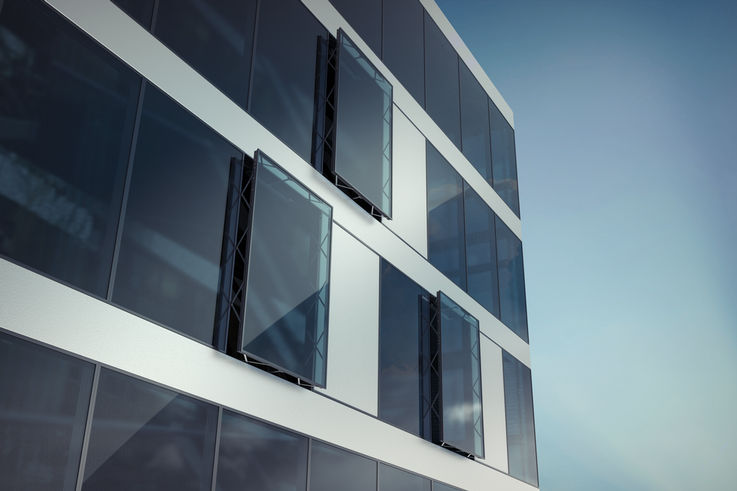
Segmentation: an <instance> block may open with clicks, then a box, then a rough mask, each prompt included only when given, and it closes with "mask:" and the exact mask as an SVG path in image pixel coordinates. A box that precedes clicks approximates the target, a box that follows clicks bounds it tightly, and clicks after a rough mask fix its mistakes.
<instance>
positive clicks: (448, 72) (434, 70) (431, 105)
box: [425, 12, 461, 148]
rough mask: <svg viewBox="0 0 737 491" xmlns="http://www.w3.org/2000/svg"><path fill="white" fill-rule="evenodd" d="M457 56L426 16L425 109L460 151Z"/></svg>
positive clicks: (433, 22) (426, 15)
mask: <svg viewBox="0 0 737 491" xmlns="http://www.w3.org/2000/svg"><path fill="white" fill-rule="evenodd" d="M458 91H459V89H458V55H457V54H456V52H455V50H454V49H453V46H452V45H451V44H450V42H449V41H448V40H447V39H446V38H445V36H444V35H443V33H442V32H441V31H440V29H439V28H438V26H437V25H436V24H435V21H433V20H432V19H431V18H430V16H429V15H428V14H427V12H426V13H425V109H426V110H427V114H429V115H430V117H431V118H432V119H433V120H434V121H435V123H437V125H438V126H440V129H442V130H443V131H444V132H445V134H446V135H447V136H448V138H450V141H452V142H453V143H455V144H456V146H457V147H458V148H461V112H460V104H459V100H458V99H459V95H458Z"/></svg>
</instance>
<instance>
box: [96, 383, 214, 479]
mask: <svg viewBox="0 0 737 491" xmlns="http://www.w3.org/2000/svg"><path fill="white" fill-rule="evenodd" d="M217 419H218V409H217V407H216V406H213V405H211V404H207V403H205V402H202V401H198V400H196V399H193V398H191V397H188V396H184V395H181V394H177V393H176V392H173V391H171V390H167V389H164V388H161V387H158V386H156V385H153V384H150V383H147V382H143V381H141V380H137V379H134V378H132V377H129V376H127V375H123V374H122V373H118V372H113V371H111V370H108V369H106V368H103V369H102V371H101V372H100V384H99V387H98V390H97V398H96V402H95V411H94V415H93V418H92V429H91V430H90V431H91V433H90V444H89V451H88V453H87V463H86V465H85V469H84V483H83V486H82V489H83V490H84V491H94V490H100V491H118V490H120V491H129V490H131V489H135V490H140V491H161V490H177V491H210V488H211V486H212V463H213V461H214V458H215V455H214V454H215V431H216V427H217Z"/></svg>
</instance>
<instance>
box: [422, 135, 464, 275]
mask: <svg viewBox="0 0 737 491" xmlns="http://www.w3.org/2000/svg"><path fill="white" fill-rule="evenodd" d="M463 220H464V219H463V179H461V176H460V175H458V173H457V172H456V171H455V169H453V167H451V165H450V164H449V163H448V161H447V160H445V159H444V158H443V156H442V155H440V153H439V152H438V151H437V150H435V147H433V146H432V145H430V143H429V142H428V143H427V251H428V260H429V261H430V264H432V265H433V266H435V267H436V268H438V270H440V272H441V273H443V274H445V276H447V277H448V278H450V279H451V281H453V283H455V284H456V285H458V286H459V287H461V288H462V289H464V290H465V289H466V246H465V243H464V239H463V235H464V231H463V228H464V224H463Z"/></svg>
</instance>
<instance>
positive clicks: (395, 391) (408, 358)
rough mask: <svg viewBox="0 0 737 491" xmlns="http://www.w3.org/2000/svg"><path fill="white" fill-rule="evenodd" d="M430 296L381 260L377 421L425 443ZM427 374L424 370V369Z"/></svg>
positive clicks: (428, 435) (428, 434) (426, 434)
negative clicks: (422, 439) (401, 430)
mask: <svg viewBox="0 0 737 491" xmlns="http://www.w3.org/2000/svg"><path fill="white" fill-rule="evenodd" d="M429 298H430V294H429V293H428V292H427V291H425V290H424V289H423V288H421V287H420V286H419V285H418V284H417V283H415V282H414V281H412V280H411V279H409V278H408V277H407V276H406V275H405V274H403V273H402V272H401V271H399V270H398V269H397V268H395V267H394V266H392V265H391V264H390V263H389V262H387V261H385V260H383V259H382V260H381V276H380V304H379V419H381V420H382V421H386V422H387V423H390V424H393V425H394V426H397V427H399V428H402V429H403V430H406V431H409V432H410V433H414V434H415V435H418V436H423V437H426V438H428V439H429V438H430V437H431V434H430V429H431V428H430V423H431V422H430V415H429V414H426V411H425V409H427V408H428V407H429V405H430V401H431V400H432V396H431V394H430V387H429V383H430V380H429V375H428V374H427V373H426V371H425V370H424V369H423V368H425V367H424V365H426V364H427V363H428V362H429V355H430V350H429V348H430V345H429V339H427V337H428V332H427V329H426V328H425V325H426V321H427V320H429V311H428V309H429ZM427 368H429V367H427Z"/></svg>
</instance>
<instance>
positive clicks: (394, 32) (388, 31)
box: [382, 0, 425, 107]
mask: <svg viewBox="0 0 737 491" xmlns="http://www.w3.org/2000/svg"><path fill="white" fill-rule="evenodd" d="M424 12H425V11H424V9H423V8H422V5H421V4H420V2H419V0H387V1H385V2H384V24H383V26H384V36H383V43H384V46H383V52H382V59H383V61H384V63H385V64H386V66H387V67H388V68H389V70H391V71H392V73H393V74H394V75H395V76H396V77H397V78H398V79H399V81H400V82H401V83H402V85H403V86H404V87H405V88H406V89H407V90H408V91H409V93H410V94H412V96H413V97H414V98H415V99H417V102H419V103H420V105H421V106H422V107H425V60H424V56H425V39H424V26H423V24H424V18H425V17H424V15H425V14H424Z"/></svg>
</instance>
